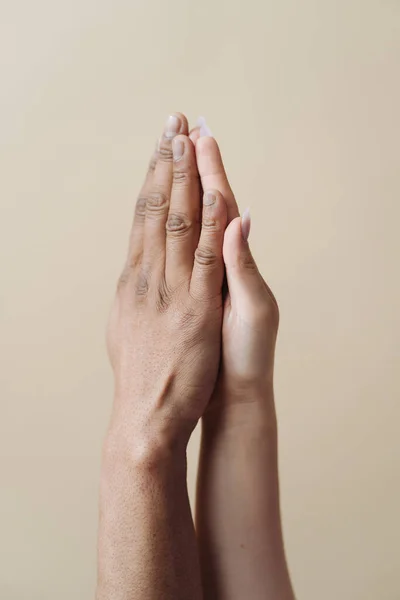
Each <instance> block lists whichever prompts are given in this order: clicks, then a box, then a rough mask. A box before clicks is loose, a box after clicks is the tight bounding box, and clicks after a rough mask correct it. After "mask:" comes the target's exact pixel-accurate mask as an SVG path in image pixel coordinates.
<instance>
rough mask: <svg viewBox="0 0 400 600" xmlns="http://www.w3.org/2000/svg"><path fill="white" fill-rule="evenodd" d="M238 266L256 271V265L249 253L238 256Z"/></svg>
mask: <svg viewBox="0 0 400 600" xmlns="http://www.w3.org/2000/svg"><path fill="white" fill-rule="evenodd" d="M238 264H239V267H240V268H241V269H245V270H246V271H257V270H258V269H257V265H256V263H255V260H254V258H253V257H252V255H251V254H249V253H247V252H246V253H245V254H243V255H242V256H240V258H239V263H238Z"/></svg>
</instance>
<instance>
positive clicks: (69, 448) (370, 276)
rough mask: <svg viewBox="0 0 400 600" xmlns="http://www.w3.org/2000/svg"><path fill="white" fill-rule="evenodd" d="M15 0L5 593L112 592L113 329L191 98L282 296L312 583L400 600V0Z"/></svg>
mask: <svg viewBox="0 0 400 600" xmlns="http://www.w3.org/2000/svg"><path fill="white" fill-rule="evenodd" d="M0 7H1V12H0V23H1V25H0V65H1V95H0V153H1V156H0V194H1V232H0V243H1V300H0V302H1V304H0V310H1V337H0V340H1V423H0V452H1V463H0V467H1V473H0V477H1V479H0V481H1V494H0V598H1V599H2V600H50V599H51V600H53V599H54V598H57V600H70V599H71V598H77V599H78V598H79V599H81V598H82V600H83V599H85V598H90V597H92V596H93V589H94V580H95V542H96V520H97V513H96V510H97V482H98V469H99V451H100V444H101V439H102V435H103V432H104V428H105V426H106V422H107V417H108V413H109V410H110V401H111V397H112V382H111V374H110V370H109V368H108V365H107V360H106V355H105V350H104V325H105V321H106V316H107V312H108V308H109V305H110V302H111V298H112V294H113V291H114V283H115V281H116V278H117V275H118V272H119V269H120V267H121V265H122V261H123V258H124V254H125V249H126V241H127V236H128V231H129V225H130V221H131V215H132V207H133V203H134V200H135V194H136V192H137V190H138V188H139V185H140V182H141V178H142V175H143V172H144V169H145V165H146V163H147V161H148V157H149V156H150V153H151V150H152V148H153V145H154V143H155V140H156V138H157V137H158V135H159V133H160V128H161V127H162V125H163V122H164V119H165V117H166V116H167V115H168V113H169V112H171V111H173V110H182V111H185V112H186V113H187V114H188V116H189V118H190V119H192V120H194V119H195V118H196V117H197V115H198V114H204V115H206V117H207V119H208V122H209V125H210V127H211V128H212V130H213V132H214V133H215V135H216V137H217V138H218V140H219V141H220V144H221V147H222V150H223V153H224V156H225V159H226V164H227V167H228V171H229V174H230V176H231V179H232V183H233V186H234V189H235V191H236V194H237V197H238V199H239V202H240V205H241V207H242V208H244V207H245V206H246V205H249V206H250V207H251V209H252V213H253V217H254V227H253V231H252V238H251V242H252V247H253V249H254V253H255V255H256V257H257V259H258V260H259V262H260V264H261V267H262V270H263V272H264V274H265V276H266V277H267V278H268V281H269V282H270V285H271V287H272V288H273V290H274V291H275V292H276V295H277V297H278V299H279V302H280V306H281V312H282V325H281V332H280V340H279V348H278V357H277V383H276V387H277V405H278V414H279V421H280V461H281V481H282V503H283V515H284V529H285V539H286V545H287V551H288V559H289V563H290V568H291V572H292V574H293V579H294V584H295V587H296V591H297V594H298V597H299V599H302V598H304V599H307V600H320V599H321V598H323V599H324V600H337V599H338V598H341V599H342V600H398V599H399V598H400V579H399V572H400V550H399V544H400V516H399V507H400V481H399V479H400V448H399V445H400V443H399V419H400V398H399V396H400V394H399V391H400V385H399V366H400V344H399V335H400V323H399V314H398V313H399V305H400V282H399V267H398V263H399V251H400V242H399V236H398V228H399V220H400V210H399V204H400V178H399V172H400V171H399V162H400V161H399V139H400V118H399V106H400V83H399V80H400V66H399V65H400V4H399V2H396V1H395V0H381V1H379V0H375V1H371V0H342V1H337V0H330V1H329V2H326V1H321V0H305V1H303V2H298V1H296V0H284V1H278V0H274V1H272V0H268V1H265V0H263V1H261V0H258V1H257V2H256V1H255V0H250V1H249V0H247V1H246V2H244V1H243V2H239V1H233V0H202V1H201V2H188V1H183V0H179V1H178V0H175V1H172V2H171V1H169V2H165V1H162V0H155V1H153V2H144V1H143V0H142V1H141V2H139V1H137V0H136V1H132V0H131V1H128V0H125V1H124V0H100V1H99V0H98V1H96V2H95V1H94V0H70V1H69V2H54V0H52V1H50V0H36V1H35V2H30V1H29V0H25V1H24V0H22V1H16V2H6V0H1V2H0ZM197 442H198V437H197V436H195V437H194V440H193V443H192V444H191V447H190V487H191V491H192V490H193V485H194V478H195V469H196V453H197Z"/></svg>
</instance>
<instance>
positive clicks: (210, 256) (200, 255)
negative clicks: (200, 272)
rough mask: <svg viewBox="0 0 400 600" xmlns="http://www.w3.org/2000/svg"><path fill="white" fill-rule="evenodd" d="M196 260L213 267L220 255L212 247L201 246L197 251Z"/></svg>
mask: <svg viewBox="0 0 400 600" xmlns="http://www.w3.org/2000/svg"><path fill="white" fill-rule="evenodd" d="M195 260H196V262H197V263H198V264H199V265H201V266H204V267H212V266H214V265H216V264H217V262H218V257H217V255H216V254H215V252H214V250H212V249H211V248H207V247H206V246H199V247H198V248H197V249H196V252H195Z"/></svg>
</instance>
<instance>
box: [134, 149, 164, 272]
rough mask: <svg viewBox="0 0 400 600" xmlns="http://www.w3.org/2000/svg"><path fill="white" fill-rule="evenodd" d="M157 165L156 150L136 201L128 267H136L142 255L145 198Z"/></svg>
mask: <svg viewBox="0 0 400 600" xmlns="http://www.w3.org/2000/svg"><path fill="white" fill-rule="evenodd" d="M156 163H157V149H156V150H155V151H154V153H153V156H152V158H151V160H150V163H149V167H148V169H147V174H146V178H145V181H144V183H143V186H142V189H141V190H140V194H139V196H138V199H137V201H136V206H135V213H134V217H133V223H132V228H131V232H130V236H129V248H128V256H127V263H128V264H129V265H130V266H134V265H136V264H137V263H138V262H139V261H140V259H141V257H142V253H143V238H144V223H145V217H146V204H147V196H148V194H149V193H150V190H151V186H152V181H153V175H154V170H155V167H156Z"/></svg>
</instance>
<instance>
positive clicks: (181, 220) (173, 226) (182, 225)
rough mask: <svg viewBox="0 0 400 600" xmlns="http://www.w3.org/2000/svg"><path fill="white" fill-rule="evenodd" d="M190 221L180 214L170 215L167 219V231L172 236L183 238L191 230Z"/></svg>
mask: <svg viewBox="0 0 400 600" xmlns="http://www.w3.org/2000/svg"><path fill="white" fill-rule="evenodd" d="M191 226H192V224H191V222H190V221H189V219H188V218H187V217H186V216H185V215H182V214H179V213H170V214H169V216H168V219H167V224H166V229H167V233H169V234H170V235H176V236H182V235H185V234H186V233H188V231H189V230H190V229H191Z"/></svg>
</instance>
